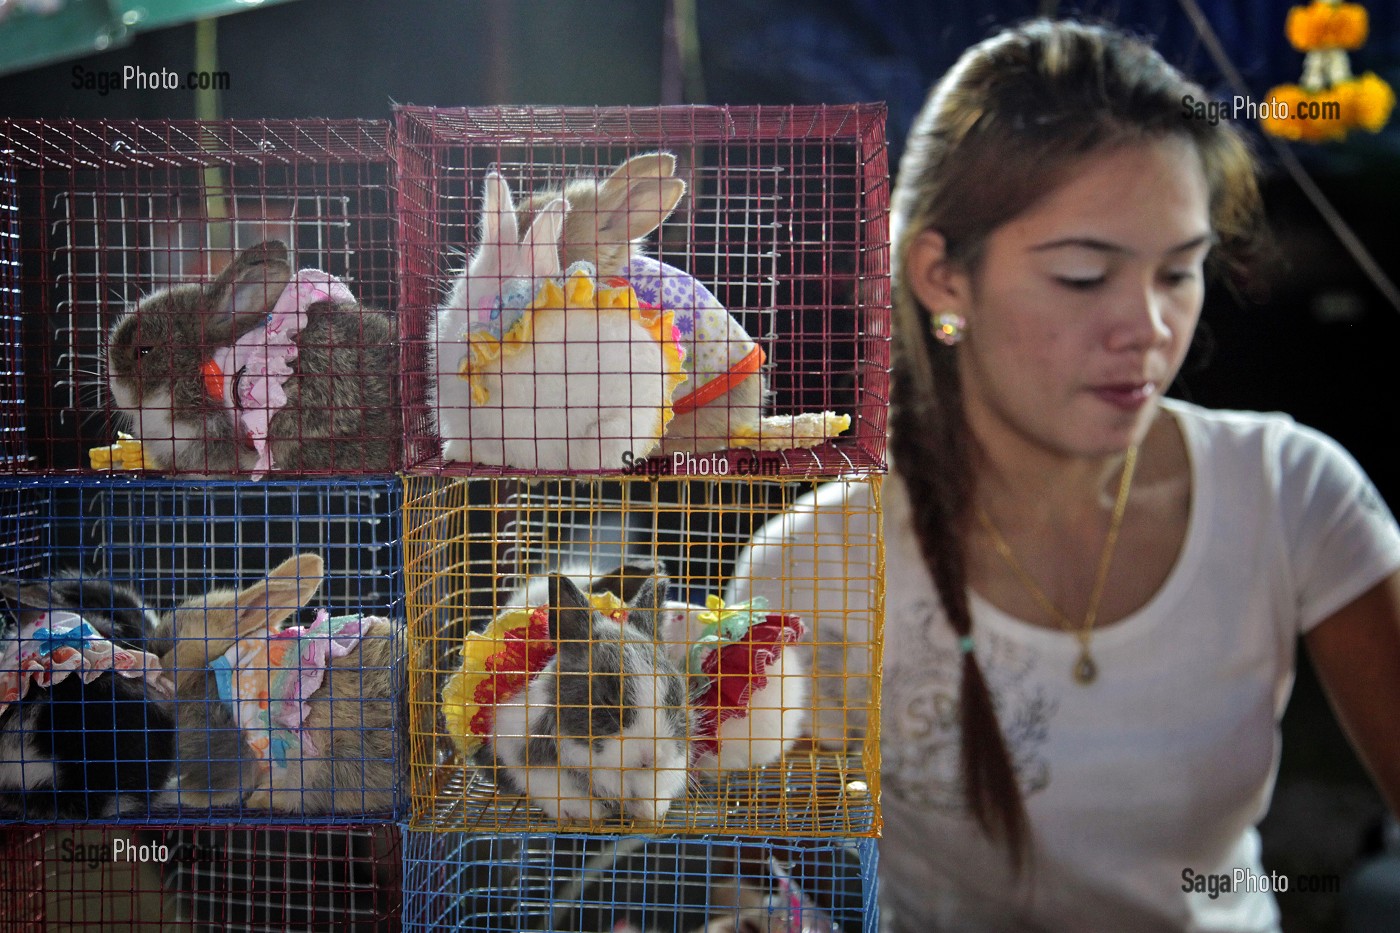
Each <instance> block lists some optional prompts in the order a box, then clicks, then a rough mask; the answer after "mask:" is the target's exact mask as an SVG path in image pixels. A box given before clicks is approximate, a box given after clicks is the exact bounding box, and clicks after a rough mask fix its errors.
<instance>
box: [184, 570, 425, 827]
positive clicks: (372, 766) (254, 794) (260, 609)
mask: <svg viewBox="0 0 1400 933" xmlns="http://www.w3.org/2000/svg"><path fill="white" fill-rule="evenodd" d="M323 574H324V564H323V563H322V561H321V558H320V557H318V556H317V555H315V554H300V555H298V556H296V557H293V558H290V559H288V560H286V561H284V562H282V563H281V564H279V565H278V566H277V567H276V568H274V569H273V570H272V571H271V572H270V573H269V574H268V575H267V577H266V579H264V580H261V581H259V582H258V583H255V584H253V585H252V586H249V587H246V588H245V589H243V590H234V589H226V590H214V591H212V592H210V593H207V594H205V595H203V596H197V597H195V598H193V599H190V600H187V601H186V602H184V603H182V604H181V605H179V606H178V607H176V608H175V609H174V610H173V611H172V612H169V613H166V614H165V616H164V617H163V619H162V629H163V630H164V631H165V632H166V633H167V636H166V637H168V638H169V639H170V648H169V650H168V651H167V652H166V653H165V655H164V656H163V657H162V659H161V663H162V665H163V666H164V668H165V670H166V672H167V673H168V674H170V675H171V676H172V677H173V678H174V681H175V696H176V705H177V707H178V710H177V714H176V720H177V722H176V725H177V729H178V735H177V742H176V758H177V760H178V761H177V768H176V776H175V777H174V778H172V780H171V785H170V787H171V789H170V790H169V791H168V792H167V794H166V796H165V801H164V802H166V803H169V804H178V805H180V806H182V807H191V806H193V807H210V806H226V805H241V806H243V807H245V808H248V809H253V810H280V811H284V812H295V813H308V814H309V813H339V814H344V813H362V812H366V811H382V810H388V809H391V808H392V807H393V804H394V790H395V787H396V785H397V784H398V778H399V768H398V764H397V762H398V761H399V745H400V739H401V738H402V730H401V728H400V727H401V725H402V723H403V718H404V717H403V716H402V713H401V710H400V704H401V699H400V697H399V693H398V687H397V680H398V678H397V676H396V671H397V669H398V658H399V652H400V651H401V650H402V644H403V638H402V631H401V627H400V626H399V625H398V624H397V623H395V622H391V621H390V620H388V619H384V618H378V617H374V616H366V617H363V618H361V619H359V620H358V622H359V638H358V641H357V642H355V643H354V645H353V647H351V648H350V649H349V651H348V653H345V654H343V655H342V656H338V657H331V658H330V659H329V670H328V671H327V673H326V675H325V679H324V681H323V682H322V683H321V685H320V686H319V687H318V688H317V689H316V690H315V691H314V692H313V693H311V695H310V696H309V697H307V698H306V699H305V700H304V701H303V702H304V708H305V718H304V719H303V720H302V721H301V723H300V726H299V728H297V729H295V730H293V732H294V733H295V738H294V739H293V740H291V742H290V747H286V748H284V754H285V765H286V766H285V767H279V766H278V762H277V761H276V758H277V755H276V754H275V752H272V751H270V752H268V753H267V755H266V757H264V755H262V754H260V752H259V749H260V747H262V746H266V745H268V743H269V735H270V736H271V740H270V741H271V742H272V743H273V744H274V746H275V744H276V742H277V740H278V739H277V737H278V735H279V733H280V734H281V735H282V737H283V738H286V735H287V733H286V731H285V730H279V729H276V728H271V729H269V728H262V729H249V728H246V727H245V726H243V725H240V721H239V720H238V719H237V718H236V717H235V715H234V711H233V709H232V708H231V706H230V705H229V703H228V702H226V693H227V690H228V687H227V686H225V693H224V694H221V692H220V683H219V680H220V676H221V675H222V676H224V677H225V678H227V677H229V676H232V677H238V676H239V673H240V672H241V673H242V675H243V676H244V677H251V678H252V679H253V680H254V681H256V680H257V679H258V678H259V677H261V679H262V683H263V684H264V687H263V689H264V690H265V691H268V692H269V693H270V692H272V691H273V690H274V689H275V688H274V687H273V686H272V684H273V683H274V680H273V678H274V675H273V674H272V673H269V671H275V670H277V668H276V667H275V665H272V664H270V663H269V662H268V660H266V657H271V654H270V652H269V654H268V655H267V656H263V655H261V654H260V652H261V650H262V649H264V648H266V646H267V645H268V644H269V643H270V642H271V641H273V640H274V637H275V636H276V635H277V634H278V633H279V631H280V628H281V626H282V623H283V622H285V621H286V620H287V619H288V618H289V617H290V616H291V615H293V613H295V612H296V611H297V610H298V609H300V608H301V607H302V606H305V605H306V604H307V603H308V602H310V601H311V598H312V597H313V596H315V594H316V591H317V590H318V589H320V587H321V582H322V578H323ZM314 631H315V628H314V627H313V633H314ZM336 637H337V638H339V636H336ZM309 640H310V639H303V644H305V643H306V641H309ZM235 644H237V645H238V646H239V650H238V652H237V654H238V656H239V657H240V658H255V659H256V660H252V661H249V662H248V663H246V664H245V665H244V666H242V667H239V668H238V669H237V670H232V669H229V668H228V666H227V665H224V666H223V667H222V668H221V666H220V659H224V658H225V655H226V654H227V653H229V652H230V649H232V648H234V647H235ZM303 658H304V654H303ZM301 663H303V664H305V663H306V662H305V661H304V660H303V662H301ZM293 666H294V665H293ZM216 670H217V671H220V673H216ZM246 682H247V681H243V683H246Z"/></svg>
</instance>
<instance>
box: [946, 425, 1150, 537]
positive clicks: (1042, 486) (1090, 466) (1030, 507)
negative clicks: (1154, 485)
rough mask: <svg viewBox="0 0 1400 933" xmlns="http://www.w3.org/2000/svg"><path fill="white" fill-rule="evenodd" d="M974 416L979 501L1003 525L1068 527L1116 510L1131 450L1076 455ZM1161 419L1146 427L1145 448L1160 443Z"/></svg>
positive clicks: (1145, 477) (1140, 473) (1141, 474)
mask: <svg viewBox="0 0 1400 933" xmlns="http://www.w3.org/2000/svg"><path fill="white" fill-rule="evenodd" d="M969 420H970V421H972V424H971V425H970V427H971V429H972V436H973V440H974V444H973V451H974V452H973V457H974V467H973V469H974V471H975V473H976V476H977V484H976V488H977V492H976V497H977V504H978V505H980V506H981V507H982V508H983V509H985V510H986V512H987V513H988V514H989V515H990V516H991V517H992V519H993V521H994V522H995V523H996V524H997V525H998V526H999V527H1000V526H1005V530H1008V531H1011V530H1013V529H1015V528H1017V527H1022V528H1024V527H1030V528H1036V529H1045V528H1065V527H1071V526H1074V525H1078V524H1081V523H1084V522H1091V523H1092V522H1095V521H1096V520H1101V519H1102V516H1103V515H1104V514H1105V513H1107V512H1109V511H1111V510H1112V509H1113V505H1114V501H1115V500H1116V498H1117V495H1118V486H1119V483H1120V482H1121V480H1122V475H1123V472H1122V471H1123V464H1124V460H1125V458H1126V455H1127V450H1126V449H1124V450H1115V451H1111V452H1105V453H1100V454H1075V453H1072V452H1068V451H1064V450H1059V449H1055V448H1052V447H1050V446H1048V445H1045V444H1043V443H1039V442H1038V441H1037V440H1036V439H1034V438H1031V437H1027V436H1026V435H1024V434H1021V433H1019V432H1017V431H1015V430H1014V429H1013V428H1011V427H1009V426H1007V425H1005V424H1004V423H1002V422H998V421H993V420H990V419H987V420H983V419H975V418H970V419H969ZM1157 420H1159V419H1157V418H1155V417H1154V419H1153V421H1152V422H1151V423H1149V425H1148V429H1147V431H1145V432H1144V435H1145V437H1144V439H1143V441H1142V444H1143V446H1144V447H1148V446H1155V438H1154V437H1153V435H1154V431H1153V427H1154V426H1155V424H1156V421H1157ZM978 421H982V423H980V424H979V423H978ZM1142 459H1143V460H1149V459H1154V458H1151V457H1143V458H1142ZM1149 472H1150V471H1148V470H1143V469H1142V467H1141V466H1139V471H1138V474H1137V477H1138V478H1137V480H1136V482H1135V485H1137V484H1139V483H1143V481H1144V480H1147V481H1148V482H1150V481H1151V476H1150V475H1148V474H1149Z"/></svg>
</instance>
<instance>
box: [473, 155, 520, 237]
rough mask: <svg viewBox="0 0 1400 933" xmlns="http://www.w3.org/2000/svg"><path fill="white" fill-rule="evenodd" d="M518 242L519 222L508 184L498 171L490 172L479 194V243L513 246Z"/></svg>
mask: <svg viewBox="0 0 1400 933" xmlns="http://www.w3.org/2000/svg"><path fill="white" fill-rule="evenodd" d="M519 242H520V222H519V221H518V220H517V219H516V212H515V200H514V199H513V198H512V197H511V193H510V185H508V184H506V180H505V178H504V177H503V176H502V175H501V174H500V173H499V172H491V173H489V174H488V175H487V176H486V184H485V187H484V190H483V191H482V195H481V245H482V246H496V247H500V246H514V245H515V244H517V243H519Z"/></svg>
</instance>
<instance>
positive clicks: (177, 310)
mask: <svg viewBox="0 0 1400 933" xmlns="http://www.w3.org/2000/svg"><path fill="white" fill-rule="evenodd" d="M388 137H389V127H388V124H386V123H384V122H383V121H377V122H376V121H332V120H296V121H285V120H284V121H271V120H264V121H206V122H197V121H168V120H143V121H139V122H138V121H52V120H50V121H40V120H4V121H0V207H3V209H4V210H3V218H0V233H3V236H0V305H3V307H0V325H3V327H4V328H5V335H4V336H5V337H6V338H7V339H6V341H5V347H4V349H3V350H0V444H3V448H0V469H3V470H5V471H7V472H24V473H32V472H40V473H58V472H92V471H94V470H97V469H102V470H107V469H110V467H105V466H99V464H98V462H97V461H93V460H91V459H90V455H89V451H90V450H92V449H93V448H102V447H105V446H106V445H108V444H111V443H112V442H113V441H115V440H116V439H117V434H116V432H117V431H119V430H126V431H127V432H129V433H130V434H132V435H134V436H136V437H137V438H140V439H143V440H144V441H145V447H146V452H147V454H149V455H150V458H151V461H152V462H150V463H148V464H147V466H149V467H150V468H151V469H155V470H159V471H160V472H161V473H164V474H170V475H180V474H186V475H191V474H198V475H215V476H244V477H246V476H247V475H249V474H250V472H251V471H250V469H249V467H250V465H251V464H252V463H253V462H254V461H253V459H252V454H250V453H249V452H248V450H247V448H248V447H249V446H250V437H249V435H248V433H247V431H240V430H238V427H239V424H240V418H241V420H242V421H243V422H245V423H246V421H247V418H246V412H245V411H243V410H242V409H241V408H240V406H241V404H242V402H241V400H240V399H239V397H238V391H237V390H238V387H239V386H240V385H241V384H242V383H241V381H240V380H241V379H242V376H243V373H242V372H233V371H230V372H228V373H225V374H224V376H225V377H226V378H225V379H224V380H223V382H222V383H220V385H219V388H220V390H221V391H220V392H217V393H216V392H213V390H212V389H211V388H210V387H211V386H212V385H214V383H215V380H211V379H210V377H209V374H208V373H207V372H202V371H201V370H200V364H201V362H202V363H204V364H208V363H209V362H211V360H213V359H215V358H216V356H217V354H216V352H215V351H216V350H217V345H218V344H220V343H221V342H222V343H229V342H231V340H232V338H231V337H229V339H227V340H223V341H221V340H220V339H219V338H218V337H216V336H215V334H216V333H217V331H216V330H215V328H216V327H219V326H224V325H223V322H222V320H221V318H222V317H223V316H224V314H225V311H226V310H227V308H228V307H229V306H230V305H231V306H232V307H233V308H238V309H241V310H242V311H246V312H247V314H246V317H245V320H246V321H247V322H249V323H253V322H254V320H255V319H256V318H258V317H259V316H260V313H261V302H255V301H252V300H251V299H252V297H253V293H254V292H256V289H255V288H253V287H252V286H254V285H270V284H271V283H273V282H276V281H278V276H277V273H276V271H275V270H274V267H273V265H272V264H271V263H269V264H265V265H258V264H251V263H249V260H250V259H251V258H256V257H260V256H263V255H264V254H268V253H270V251H271V250H272V249H273V248H272V247H269V249H267V250H263V251H258V250H257V249H256V247H257V246H258V245H259V244H263V243H268V244H282V245H283V246H284V247H285V250H284V253H285V255H284V256H283V257H282V258H283V259H284V260H285V265H286V266H287V267H288V269H290V270H296V269H298V268H302V267H315V268H316V269H320V270H323V271H324V272H325V273H327V274H329V275H331V276H335V277H336V278H338V279H339V280H341V281H342V282H343V283H344V285H345V287H346V289H347V290H348V291H349V292H350V293H352V294H353V295H354V297H355V299H356V301H357V302H358V305H356V306H349V305H344V304H339V305H335V306H333V307H332V306H331V305H329V304H323V305H321V306H320V307H316V308H311V309H310V311H309V312H308V313H309V316H310V317H311V318H312V319H313V322H314V320H316V319H319V318H324V317H327V316H328V315H331V314H332V312H334V318H335V320H336V321H338V322H340V323H339V325H338V326H336V327H334V328H332V329H330V330H329V334H327V333H326V332H325V331H326V330H327V328H325V327H324V326H323V327H321V328H320V329H319V330H318V329H317V328H316V327H313V326H311V325H310V324H308V326H307V328H306V329H305V330H303V331H301V332H300V334H299V335H298V336H297V338H296V339H297V340H298V341H299V343H300V351H301V357H300V358H299V359H298V360H296V361H294V362H293V363H292V364H291V365H292V366H293V368H295V369H296V370H297V374H296V376H295V377H294V378H293V380H292V382H291V384H289V385H288V386H287V392H288V394H289V395H291V396H293V400H292V402H290V403H289V404H288V405H287V406H286V407H284V408H283V409H281V410H280V414H281V416H282V419H283V420H282V421H281V422H278V423H276V424H274V425H272V426H269V429H268V432H269V435H271V438H272V439H273V440H276V438H277V437H278V436H279V434H280V437H281V438H283V439H284V440H285V441H286V442H289V443H290V444H291V445H292V447H281V449H280V450H279V449H278V448H279V446H280V442H278V443H272V447H273V449H272V454H271V456H272V460H271V469H273V470H282V471H286V472H294V473H297V474H303V475H304V474H328V473H339V474H343V473H372V472H380V473H384V472H392V471H393V470H394V469H396V468H397V466H398V460H399V458H398V453H399V450H400V449H401V446H402V441H401V435H402V429H401V421H400V419H399V413H398V410H397V409H398V406H397V399H396V398H395V390H396V389H397V366H398V361H397V349H396V347H394V346H393V335H394V333H395V331H396V330H397V325H396V324H394V323H393V320H392V317H391V316H388V315H389V313H390V311H391V309H392V308H393V304H394V296H395V292H396V290H397V289H396V282H395V279H394V276H395V268H394V266H395V263H394V242H393V234H394V223H393V220H392V216H393V196H392V167H391V164H390V151H389V148H388ZM245 251H248V252H245ZM240 257H244V264H245V265H248V266H249V268H247V269H244V268H243V266H240V264H239V258H240ZM269 270H273V271H269ZM283 271H284V272H285V271H287V270H285V269H284V270H283ZM221 272H225V274H227V275H233V274H234V273H237V274H238V276H239V277H238V279H237V280H236V281H235V287H234V289H233V291H232V294H233V298H232V300H230V298H229V292H224V293H216V292H215V291H214V286H215V284H216V283H217V282H218V281H219V280H218V279H216V278H215V277H216V276H217V275H219V274H220V273H221ZM284 277H285V276H284ZM193 283H202V285H203V288H202V290H201V289H199V287H198V286H196V285H195V284H193ZM176 294H178V295H179V296H180V300H179V301H175V300H174V299H173V298H171V296H172V295H176ZM160 296H165V297H160ZM196 296H198V297H196ZM240 296H241V298H240ZM206 299H207V300H206ZM255 303H256V304H258V305H259V307H258V308H254V307H252V305H253V304H255ZM138 306H139V307H141V308H142V309H143V311H142V315H144V320H143V321H142V323H141V326H140V327H134V328H132V331H131V332H130V334H129V338H130V339H129V340H127V339H126V338H123V337H121V336H119V332H118V331H117V329H116V328H117V325H118V324H119V322H122V321H123V320H124V319H128V318H132V317H139V316H141V315H137V314H136V311H137V309H138ZM157 308H160V309H162V310H168V311H169V314H168V315H165V316H164V317H162V316H161V315H157V314H156V313H155V309H157ZM381 311H382V312H383V313H382V314H381V313H380V312H381ZM167 319H168V320H169V321H170V322H171V323H170V327H169V329H164V330H163V329H162V328H161V327H159V326H157V325H158V324H160V322H161V321H162V320H167ZM177 319H178V320H177ZM381 320H382V321H383V323H382V325H381V327H380V330H381V331H382V335H383V336H382V339H380V338H378V337H377V336H376V334H375V332H374V330H373V328H372V327H370V325H371V324H375V323H377V322H380V321H381ZM234 323H235V324H236V325H237V326H238V327H242V326H243V320H238V321H235V322H234ZM261 332H262V328H258V329H257V333H261ZM248 333H249V334H253V333H254V331H248ZM205 343H207V344H208V346H204V345H203V344H205ZM127 344H130V345H129V346H128V345H127ZM123 348H125V350H126V351H127V352H126V353H123V352H122V351H123ZM325 356H329V357H330V358H331V359H332V360H334V361H336V362H335V366H336V367H337V368H338V370H339V371H336V372H330V373H322V372H319V371H317V370H316V369H315V368H314V367H315V366H316V365H318V364H317V363H316V360H317V359H318V358H320V357H325ZM322 365H324V364H322ZM226 368H229V369H230V370H232V367H226ZM315 383H319V384H320V387H319V388H317V387H316V386H315V385H314V384H315ZM225 385H227V387H228V391H227V398H222V397H220V396H221V395H223V394H224V392H223V389H224V386H225ZM362 387H367V388H372V389H374V390H376V391H374V392H373V393H372V394H371V393H370V392H368V391H361V392H359V394H354V393H353V392H350V390H357V389H361V388H362ZM327 390H329V391H327ZM303 398H304V399H305V403H304V404H302V405H301V410H305V411H306V413H307V414H306V417H304V418H303V417H300V415H299V410H298V409H297V407H296V406H297V404H298V403H300V402H301V401H302V400H303ZM325 398H329V399H331V401H330V402H329V403H327V402H325V401H323V399H325ZM336 406H338V409H337V407H336ZM123 410H124V411H125V414H123ZM224 435H227V438H225V437H224ZM216 440H217V443H216ZM226 440H227V441H228V442H229V443H231V445H232V447H231V448H230V449H228V450H224V449H223V444H224V442H225V441H226ZM185 448H188V449H185ZM293 448H300V449H299V450H293ZM303 452H310V453H311V455H310V456H303V455H302V454H303ZM177 453H178V456H176V454H177ZM279 458H280V462H279ZM130 465H131V464H129V466H130ZM119 466H120V465H119ZM134 466H137V467H139V466H140V461H139V459H138V460H137V463H136V464H134Z"/></svg>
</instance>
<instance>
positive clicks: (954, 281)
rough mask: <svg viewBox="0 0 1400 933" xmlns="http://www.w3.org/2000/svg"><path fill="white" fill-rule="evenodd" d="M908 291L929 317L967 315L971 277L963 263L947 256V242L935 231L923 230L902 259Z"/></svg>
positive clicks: (970, 292) (970, 303)
mask: <svg viewBox="0 0 1400 933" xmlns="http://www.w3.org/2000/svg"><path fill="white" fill-rule="evenodd" d="M904 272H905V275H906V276H907V277H908V281H909V290H910V291H912V292H913V293H914V297H915V298H917V299H918V300H919V304H921V305H923V307H924V310H925V311H926V312H928V314H929V316H930V317H931V316H933V315H935V314H958V315H961V316H963V317H967V312H968V310H969V308H970V307H971V305H972V280H971V278H970V277H969V276H968V274H967V272H966V271H964V269H963V267H962V264H961V263H958V262H955V261H954V260H952V259H949V258H948V241H947V240H945V239H944V238H943V234H941V233H939V232H938V231H937V230H925V231H923V232H922V233H920V234H919V235H918V236H916V237H914V242H912V243H910V244H909V253H908V255H907V256H906V257H905V260H904Z"/></svg>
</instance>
